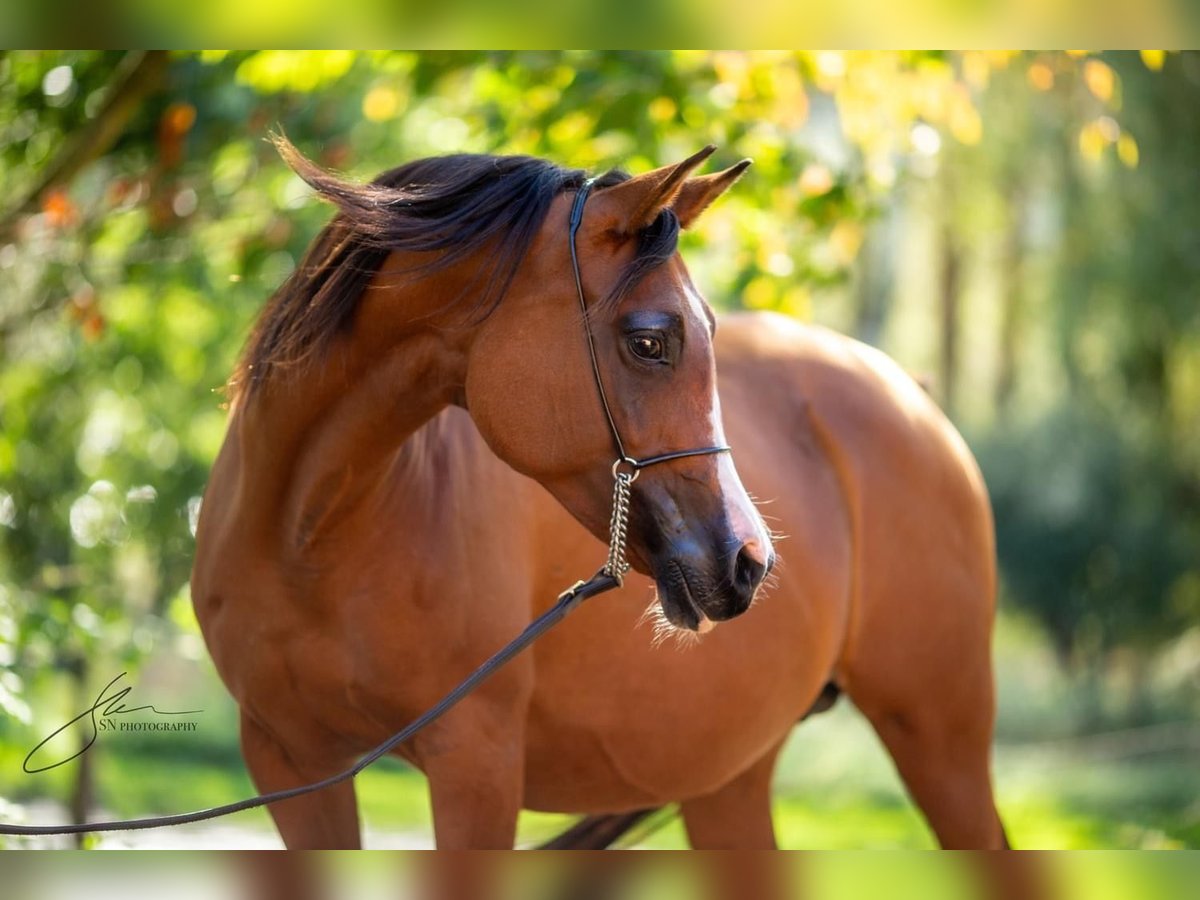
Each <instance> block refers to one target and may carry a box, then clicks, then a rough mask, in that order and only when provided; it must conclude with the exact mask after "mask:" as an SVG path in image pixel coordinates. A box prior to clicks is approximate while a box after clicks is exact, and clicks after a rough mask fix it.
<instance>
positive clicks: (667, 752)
mask: <svg viewBox="0 0 1200 900" xmlns="http://www.w3.org/2000/svg"><path fill="white" fill-rule="evenodd" d="M369 310H370V305H369V304H368V305H367V312H366V314H365V316H364V318H365V322H361V323H359V324H356V334H358V335H363V336H364V338H363V339H364V340H366V339H369V337H370V335H371V334H372V333H373V332H372V326H371V323H370V312H369ZM360 349H361V348H360ZM715 349H716V355H717V365H718V373H719V393H720V399H721V406H722V410H723V418H724V424H725V432H726V434H727V436H728V439H729V443H730V444H731V445H732V446H733V448H734V452H735V454H736V460H737V464H738V469H739V471H740V473H741V475H742V478H743V479H744V481H745V483H746V486H747V488H748V489H749V490H750V491H751V492H752V493H753V494H754V495H755V496H756V497H758V498H759V499H760V501H762V502H763V507H762V508H763V511H764V513H765V514H766V515H767V516H768V517H769V518H770V520H771V525H772V528H773V529H774V530H777V531H779V532H781V533H782V534H783V535H784V536H785V537H784V539H783V540H782V541H781V544H780V557H781V561H780V565H779V567H778V569H777V570H776V571H777V579H778V583H777V584H776V585H775V586H774V587H773V588H772V589H770V590H769V592H768V593H767V596H766V597H765V598H763V599H761V600H760V601H759V602H757V603H756V604H755V606H754V607H753V608H752V609H751V610H750V612H749V613H748V614H746V615H744V616H742V617H740V618H737V619H735V620H731V621H729V622H725V623H722V624H720V625H719V626H718V627H716V628H715V629H714V630H713V631H712V632H711V633H708V634H706V635H704V636H703V637H702V638H700V639H699V640H698V641H696V642H693V643H688V642H681V646H679V647H675V646H672V643H671V641H669V640H668V641H667V642H666V644H665V645H662V646H656V644H655V641H654V640H653V628H652V627H651V626H650V625H647V624H645V623H644V622H643V623H642V624H640V625H639V622H641V621H642V618H643V612H644V610H646V608H647V606H648V605H649V604H651V602H652V600H653V597H654V585H653V582H652V581H651V580H650V579H649V578H647V577H645V576H643V575H638V574H637V573H630V575H629V576H628V578H627V581H626V585H625V587H624V588H623V589H622V590H620V591H617V592H615V593H612V594H609V595H607V596H605V597H604V598H602V599H597V600H594V601H591V602H590V603H588V604H585V605H584V606H582V607H581V608H580V609H579V610H578V611H577V612H576V613H575V614H574V615H573V616H572V617H571V618H569V619H568V620H567V621H566V622H564V623H563V624H562V625H561V626H559V628H557V629H556V630H555V631H552V632H551V633H549V634H548V635H547V636H545V637H544V638H543V639H542V640H541V641H539V642H538V643H537V644H536V645H535V646H534V648H533V650H532V651H531V652H529V653H527V654H525V655H524V656H522V657H519V658H518V659H516V660H515V661H513V662H512V663H511V664H510V665H509V666H508V667H506V668H505V669H504V670H502V671H501V672H500V673H499V674H497V675H496V676H495V678H493V679H492V680H491V681H489V682H488V683H487V684H485V685H484V686H483V687H482V688H481V689H480V690H479V691H478V692H477V693H476V694H474V695H472V696H471V697H470V698H468V700H466V701H464V703H463V705H462V706H460V707H458V708H457V709H455V710H454V711H452V712H451V713H450V714H448V715H447V716H446V717H445V718H444V719H443V720H441V721H440V722H439V723H438V724H437V725H435V726H434V727H433V728H431V729H430V730H429V731H428V732H426V733H424V734H422V735H421V736H419V737H418V738H417V739H415V740H414V741H413V742H412V744H411V745H410V746H408V747H406V748H404V750H403V751H402V752H403V754H404V755H405V756H406V757H407V758H408V759H409V760H410V761H411V762H413V763H414V764H415V765H417V766H418V767H420V768H421V769H422V770H424V771H425V772H426V774H427V775H428V777H429V782H430V790H431V799H432V803H433V808H434V818H435V827H436V830H437V839H438V843H439V846H504V845H511V842H512V837H513V833H514V828H515V818H516V813H517V810H518V809H519V808H521V807H527V808H534V809H542V810H557V811H567V812H580V813H585V812H586V813H601V812H603V813H610V812H618V811H622V810H630V809H636V808H641V807H645V806H653V805H659V804H663V803H666V802H671V801H682V804H683V806H682V808H683V813H684V818H685V821H686V824H687V826H688V830H689V834H690V835H691V838H692V841H693V843H694V844H696V845H698V846H739V845H741V846H747V845H748V846H764V845H769V844H770V843H771V842H772V840H773V837H772V832H771V827H770V816H769V785H770V776H771V771H772V768H773V765H774V759H775V756H776V754H777V752H778V750H779V748H780V746H781V745H782V743H783V741H784V739H785V738H786V736H787V734H788V733H789V731H790V729H791V727H792V725H793V724H794V723H795V722H796V721H797V720H798V719H799V718H800V717H801V716H802V715H803V714H804V713H805V712H806V711H807V710H808V709H809V708H810V707H811V706H812V705H813V702H814V701H815V699H816V698H817V696H818V695H819V694H820V692H821V690H822V688H823V687H824V686H825V685H826V684H827V683H828V682H830V681H833V682H835V683H837V684H838V685H840V686H841V687H842V688H843V689H844V690H845V691H846V692H848V693H849V694H850V696H851V697H852V698H853V699H854V701H855V703H856V704H857V705H858V707H859V708H860V709H862V711H863V712H864V713H865V714H866V715H867V716H868V717H869V718H870V720H871V721H872V724H873V725H874V726H875V727H876V729H877V730H878V731H879V733H880V736H881V737H882V738H883V740H884V742H885V744H886V745H887V747H888V749H889V751H890V752H891V754H892V756H893V758H894V759H895V760H896V763H897V766H898V768H899V770H900V773H901V775H902V776H903V777H904V779H905V781H906V783H907V784H908V786H909V788H910V791H911V792H912V794H913V796H914V799H915V800H916V801H917V803H918V804H919V805H920V806H921V807H922V809H923V811H924V812H925V813H926V816H927V817H928V818H929V820H930V823H931V825H932V826H933V828H934V830H935V832H936V833H937V835H938V837H939V838H940V839H941V841H942V842H943V844H946V845H949V846H999V845H1001V844H1002V842H1003V832H1002V829H1001V828H1000V825H999V820H998V818H997V816H996V813H995V807H994V803H993V801H992V796H991V787H990V773H989V762H988V759H989V744H990V737H991V726H992V719H993V699H992V680H991V671H990V651H989V640H990V631H991V621H992V614H993V598H994V582H995V573H994V568H993V566H994V563H993V558H994V552H993V548H992V533H991V521H990V512H989V509H988V504H987V499H986V493H985V491H984V489H983V486H982V481H981V479H980V477H979V474H978V471H977V469H976V467H975V465H974V462H973V460H972V459H971V457H970V454H969V453H968V452H967V451H966V449H965V446H964V445H963V444H962V441H961V439H960V438H959V437H958V435H957V433H956V432H955V431H954V430H953V428H952V427H951V426H950V425H949V424H948V422H947V421H946V420H945V418H944V417H943V416H942V414H941V413H940V411H938V410H937V408H936V406H935V405H934V404H933V403H932V401H931V400H930V399H929V398H928V397H927V396H926V395H925V394H924V393H923V392H922V391H921V390H920V388H919V387H917V386H916V384H915V383H914V382H913V381H912V380H911V379H910V378H908V376H906V375H905V374H904V373H903V372H901V371H900V370H899V369H898V367H896V366H895V365H894V364H893V363H891V362H890V361H888V360H887V359H886V358H885V357H883V356H882V354H878V353H877V352H876V351H873V350H870V349H869V348H866V347H863V346H862V345H859V344H857V343H856V342H853V341H851V340H849V339H847V338H844V337H840V336H837V335H834V334H832V333H830V332H825V331H823V330H820V329H815V328H811V327H806V326H801V325H798V324H796V323H794V322H791V321H790V320H786V319H783V318H782V317H775V316H734V317H729V318H726V319H723V320H722V321H721V323H720V327H719V329H718V332H717V337H716V340H715ZM356 355H358V356H361V355H363V354H361V353H358V354H356ZM397 364H398V365H403V366H406V367H408V368H407V369H406V372H408V375H409V376H410V377H411V376H412V372H411V371H410V370H412V369H414V367H415V369H417V370H420V372H422V373H423V374H422V376H421V377H424V378H427V379H429V383H431V384H434V385H436V384H437V373H436V366H433V367H432V368H428V366H432V363H430V362H429V361H428V360H427V359H426V357H425V355H423V354H422V353H420V352H416V353H409V354H406V355H405V359H404V361H403V362H402V363H397ZM427 364H428V366H427ZM340 365H341V362H339V359H338V357H337V356H336V354H335V356H334V358H333V360H332V362H331V364H330V366H328V367H326V371H327V372H328V371H332V372H335V373H336V372H339V366H340ZM422 366H427V368H422ZM395 376H396V373H395V372H390V373H389V379H394V377H395ZM312 380H313V381H314V383H313V384H301V385H298V386H294V387H292V388H290V389H289V390H287V391H286V392H276V393H273V394H271V395H270V398H269V402H268V401H266V400H260V401H258V402H257V403H255V404H254V405H253V406H252V407H249V409H252V411H253V413H254V414H253V415H249V414H248V413H247V409H248V408H247V407H235V411H234V415H233V418H232V421H231V426H230V434H231V439H230V440H229V441H227V443H226V446H225V448H224V449H223V451H222V454H221V456H220V458H219V460H218V462H217V464H216V466H215V467H214V470H213V475H212V479H211V481H210V484H209V488H208V492H207V494H206V497H205V502H204V515H203V516H202V521H201V530H200V532H199V533H198V536H197V537H198V554H197V563H196V575H195V578H194V584H193V593H194V597H195V600H196V604H197V614H198V618H199V620H200V622H201V625H202V628H203V630H204V634H205V638H206V640H207V642H208V645H209V647H210V649H211V652H212V654H213V658H214V661H215V663H216V666H217V668H218V671H219V672H220V674H221V676H222V678H223V679H224V680H225V682H226V684H227V685H228V686H229V688H230V690H231V691H232V693H233V694H234V696H235V697H236V699H237V700H238V702H239V704H240V706H241V708H242V714H243V746H244V750H245V754H246V758H247V763H248V765H249V767H250V769H251V772H252V774H253V776H254V778H255V781H256V783H257V784H258V786H259V787H260V788H261V789H263V790H269V789H275V788H279V787H287V786H291V785H293V784H295V783H298V782H300V781H307V780H312V779H314V778H316V777H321V776H323V775H326V774H329V773H330V772H331V771H333V770H335V769H337V768H340V767H341V766H342V765H344V764H345V763H346V762H347V761H348V760H349V759H350V758H352V757H353V756H354V755H356V754H358V753H360V752H362V751H363V750H365V749H367V748H369V747H370V746H371V745H373V744H375V743H377V742H379V741H380V740H382V739H383V738H385V737H386V736H387V735H389V734H391V733H392V732H394V731H395V730H397V729H398V728H399V727H401V726H402V725H403V724H405V723H406V722H407V721H409V720H411V719H412V718H414V717H415V716H416V715H417V714H418V713H420V712H421V711H423V710H424V709H426V708H428V707H429V706H431V705H432V704H433V703H434V702H436V700H438V699H439V698H440V697H441V696H442V695H443V694H444V693H445V692H446V691H447V690H449V689H450V688H451V687H452V686H453V685H454V684H456V683H457V682H458V681H459V680H461V678H462V677H464V676H465V675H466V674H467V673H468V672H469V671H470V670H471V669H473V668H474V667H475V666H476V665H477V664H478V663H479V662H481V661H482V660H483V659H484V658H485V657H486V656H487V655H489V654H490V653H492V652H493V651H494V650H496V649H498V648H499V647H500V646H501V645H502V644H503V643H505V642H506V641H507V640H509V639H510V638H511V637H512V636H513V635H515V634H516V633H517V632H518V631H519V630H520V629H521V628H522V627H523V626H524V625H525V624H526V623H527V622H528V621H529V619H530V618H531V617H532V616H533V615H536V613H537V612H539V611H540V610H541V609H542V608H544V607H545V606H547V605H549V603H551V602H552V601H553V598H554V596H555V595H556V594H557V593H558V591H560V590H562V589H563V588H564V587H566V586H567V585H568V584H570V582H572V581H573V580H575V579H576V578H580V577H586V576H587V575H589V574H590V573H591V572H592V571H594V569H595V567H596V566H597V565H598V564H599V562H600V561H601V560H602V559H603V555H604V548H603V545H602V544H601V543H600V542H599V541H598V540H597V539H596V538H595V537H594V536H593V535H592V534H591V533H589V531H587V530H585V529H584V528H583V527H582V526H581V525H579V524H578V523H577V521H576V520H575V518H573V517H572V516H571V515H570V514H568V513H567V512H566V511H565V510H564V509H563V508H562V506H561V505H560V504H559V502H558V501H557V500H556V499H554V498H553V497H551V495H550V494H549V493H548V492H547V491H546V490H545V489H544V488H543V487H542V486H541V485H539V484H538V483H537V482H536V481H534V480H532V479H529V478H526V477H524V476H522V475H519V474H517V473H516V472H514V471H513V470H512V469H511V468H509V467H508V466H507V465H505V464H504V463H503V462H501V461H500V460H499V459H497V458H496V457H495V456H494V455H493V454H492V452H491V451H490V450H489V449H488V447H487V446H486V445H485V443H484V441H483V440H482V438H481V437H480V436H479V434H478V432H477V430H476V428H475V425H474V424H473V423H472V421H471V419H470V417H469V416H468V415H467V414H466V413H465V412H464V411H463V410H462V409H458V408H455V407H453V406H451V407H449V408H444V407H445V404H446V400H447V398H446V397H444V396H439V395H438V393H437V391H431V392H427V393H429V394H430V395H431V399H430V400H429V401H428V402H426V403H423V404H417V405H415V406H414V407H413V408H405V409H400V410H394V411H391V410H389V411H388V413H387V414H386V415H384V416H380V415H379V414H378V413H375V414H374V415H367V416H357V415H352V414H351V412H349V411H347V408H349V409H351V410H353V409H356V408H359V409H360V411H361V409H365V408H367V407H369V406H370V405H371V404H372V403H374V402H375V401H378V400H379V399H380V398H379V396H378V394H377V393H375V392H374V388H373V387H372V384H373V380H372V378H365V379H363V382H364V383H363V385H362V386H361V387H359V388H357V389H356V391H357V393H359V394H361V396H359V397H354V396H351V397H345V396H340V395H338V394H337V391H338V390H341V388H340V387H336V386H331V384H334V385H344V384H345V383H346V382H347V381H348V379H345V378H340V377H338V378H331V377H330V376H329V375H327V374H326V375H322V374H319V373H318V374H316V375H314V376H313V379H312ZM327 382H329V383H328V384H327ZM273 407H274V408H273ZM327 407H328V408H333V409H337V410H339V412H337V413H336V414H334V415H331V416H325V417H321V416H319V415H318V414H317V411H319V410H321V409H323V408H327ZM374 408H375V409H379V408H381V407H378V406H376V407H374ZM382 408H385V409H386V407H382ZM305 411H312V414H311V415H310V416H306V415H305V414H304V413H305ZM283 422H287V423H289V424H288V428H282V425H281V423H283ZM318 422H320V423H321V425H320V426H319V427H318V425H317V424H315V423H318ZM331 460H332V461H333V464H331V462H330V461H331ZM644 477H646V478H647V479H648V480H649V479H650V478H653V477H654V476H653V473H650V472H648V473H646V475H645V476H644ZM298 484H300V485H304V486H305V490H303V491H298V490H297V488H296V486H297V485H298ZM299 497H303V498H305V499H304V500H303V502H301V501H300V500H298V498H299ZM635 497H636V492H635ZM634 515H635V517H636V516H637V515H638V512H637V507H636V503H635V512H634ZM272 813H273V815H274V816H275V818H276V821H277V823H278V824H279V827H280V830H281V832H282V833H283V836H284V839H285V841H287V843H288V844H289V846H352V845H354V844H356V843H357V840H358V823H357V813H356V808H355V803H354V797H353V788H352V787H351V786H349V785H344V786H341V787H339V788H336V789H333V790H327V791H324V792H321V793H320V794H318V795H314V796H312V797H306V798H298V799H296V800H291V801H287V802H285V803H282V804H276V805H275V806H274V807H273V808H272Z"/></svg>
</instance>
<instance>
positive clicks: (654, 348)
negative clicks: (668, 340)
mask: <svg viewBox="0 0 1200 900" xmlns="http://www.w3.org/2000/svg"><path fill="white" fill-rule="evenodd" d="M629 349H630V350H632V351H633V355H634V356H636V357H637V358H638V359H644V360H648V361H650V362H657V361H658V360H661V359H662V358H663V353H664V352H665V348H664V347H663V342H662V341H661V340H660V339H659V338H656V337H651V336H650V335H645V334H639V335H637V336H636V337H631V338H630V339H629Z"/></svg>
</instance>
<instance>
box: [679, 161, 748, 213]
mask: <svg viewBox="0 0 1200 900" xmlns="http://www.w3.org/2000/svg"><path fill="white" fill-rule="evenodd" d="M750 162H751V161H750V160H748V159H743V160H742V161H741V162H740V163H738V164H737V165H734V166H730V167H729V168H728V169H726V170H725V171H724V172H715V173H713V174H712V175H698V176H697V177H695V178H689V179H688V180H687V181H685V182H684V183H683V187H681V188H680V189H679V195H678V196H677V197H676V198H675V202H674V203H673V204H671V209H673V210H674V211H675V215H677V216H678V217H679V227H680V228H690V227H691V225H692V223H693V222H695V221H696V219H697V217H698V216H699V215H700V213H702V212H704V210H705V209H707V208H708V205H709V204H710V203H712V202H713V201H714V200H716V199H717V198H718V197H720V196H721V195H722V194H723V193H725V192H726V191H727V190H729V188H730V186H731V185H732V184H733V183H734V182H735V181H737V180H738V179H739V178H741V177H742V173H743V172H745V171H746V170H747V169H748V168H750Z"/></svg>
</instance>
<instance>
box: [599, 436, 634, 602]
mask: <svg viewBox="0 0 1200 900" xmlns="http://www.w3.org/2000/svg"><path fill="white" fill-rule="evenodd" d="M622 462H626V460H617V462H616V463H615V464H614V465H613V500H612V519H611V520H610V521H609V523H608V561H607V562H605V563H604V569H603V572H604V574H605V575H611V576H612V577H613V578H615V579H616V580H617V583H618V584H622V583H624V579H625V573H626V572H628V571H629V560H627V559H626V558H625V542H626V540H627V538H628V528H629V487H630V485H632V484H633V483H634V481H636V480H637V477H638V475H639V474H640V471H639V470H638V469H631V470H630V471H628V472H622V471H620V467H621V463H622Z"/></svg>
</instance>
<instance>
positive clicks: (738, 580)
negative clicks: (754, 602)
mask: <svg viewBox="0 0 1200 900" xmlns="http://www.w3.org/2000/svg"><path fill="white" fill-rule="evenodd" d="M774 556H775V554H774V553H772V554H771V555H770V558H768V559H767V560H766V561H763V560H760V559H759V558H758V554H757V552H756V550H755V548H754V547H753V545H751V544H746V545H745V546H743V547H742V549H741V550H739V551H738V554H737V558H736V559H735V560H734V562H733V583H734V586H735V587H736V588H737V590H738V593H739V594H742V595H743V596H744V597H745V602H746V605H747V606H749V605H750V600H751V599H752V598H753V597H754V592H755V591H756V590H758V586H759V585H760V584H762V582H763V579H764V578H766V577H767V572H769V571H770V568H771V564H772V563H773V562H774V561H775V560H774Z"/></svg>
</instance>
